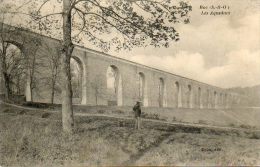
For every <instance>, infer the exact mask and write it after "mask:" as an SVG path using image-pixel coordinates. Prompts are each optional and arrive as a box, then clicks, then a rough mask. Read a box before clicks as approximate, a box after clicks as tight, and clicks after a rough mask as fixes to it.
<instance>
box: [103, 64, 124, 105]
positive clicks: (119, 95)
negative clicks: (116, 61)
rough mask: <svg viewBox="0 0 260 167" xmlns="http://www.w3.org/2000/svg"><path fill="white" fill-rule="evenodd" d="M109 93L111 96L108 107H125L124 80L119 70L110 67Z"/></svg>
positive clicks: (108, 71) (113, 66)
mask: <svg viewBox="0 0 260 167" xmlns="http://www.w3.org/2000/svg"><path fill="white" fill-rule="evenodd" d="M106 77H107V93H108V95H109V100H108V105H117V106H122V105H123V89H122V78H121V74H120V71H119V68H118V67H117V66H115V65H110V66H109V67H108V68H107V73H106Z"/></svg>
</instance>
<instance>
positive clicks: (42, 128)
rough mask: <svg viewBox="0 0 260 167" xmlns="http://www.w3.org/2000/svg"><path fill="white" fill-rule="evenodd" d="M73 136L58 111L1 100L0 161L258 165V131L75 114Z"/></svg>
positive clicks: (17, 163) (11, 163) (13, 163)
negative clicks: (67, 133) (139, 123)
mask: <svg viewBox="0 0 260 167" xmlns="http://www.w3.org/2000/svg"><path fill="white" fill-rule="evenodd" d="M75 121H76V125H77V126H76V132H75V134H74V135H73V136H65V135H63V134H62V133H61V131H60V130H61V127H60V126H61V122H60V113H53V112H52V113H48V112H43V111H39V110H37V111H33V110H26V109H18V108H14V107H9V106H5V105H0V165H1V166H100V165H106V166H107V165H110V166H111V165H260V139H259V138H260V135H259V133H258V132H256V131H250V130H245V131H242V130H219V129H212V128H203V127H200V128H199V127H185V126H178V125H167V124H162V123H158V122H149V121H146V122H144V123H143V128H142V129H141V130H139V131H137V130H135V129H134V128H133V127H134V122H133V120H122V119H117V118H108V117H95V116H77V117H76V118H75Z"/></svg>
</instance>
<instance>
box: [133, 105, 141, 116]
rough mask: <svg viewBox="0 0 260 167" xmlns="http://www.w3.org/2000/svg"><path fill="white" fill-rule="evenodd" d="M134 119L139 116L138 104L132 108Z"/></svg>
mask: <svg viewBox="0 0 260 167" xmlns="http://www.w3.org/2000/svg"><path fill="white" fill-rule="evenodd" d="M133 110H134V113H135V117H140V116H141V106H140V105H139V104H136V105H135V106H134V108H133Z"/></svg>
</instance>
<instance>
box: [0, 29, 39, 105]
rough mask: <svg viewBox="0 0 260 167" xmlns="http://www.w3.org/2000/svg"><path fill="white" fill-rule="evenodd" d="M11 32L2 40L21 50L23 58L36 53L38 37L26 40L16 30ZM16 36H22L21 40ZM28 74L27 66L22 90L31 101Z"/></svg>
mask: <svg viewBox="0 0 260 167" xmlns="http://www.w3.org/2000/svg"><path fill="white" fill-rule="evenodd" d="M4 26H5V25H4ZM7 27H8V26H7ZM11 32H12V35H10V36H9V37H7V38H8V39H5V40H4V41H3V42H6V43H10V44H12V45H14V46H16V47H17V48H18V49H19V50H20V51H21V53H22V54H23V55H24V57H25V58H28V57H29V56H30V55H33V54H36V52H37V50H38V47H39V45H40V43H41V42H40V41H39V39H36V38H35V39H31V40H29V42H28V41H27V40H26V39H23V38H24V37H23V36H22V35H21V34H20V33H17V32H18V31H14V32H13V31H11ZM9 33H10V32H9ZM18 36H19V37H20V38H22V40H21V39H19V38H18ZM30 75H31V72H30V69H29V68H27V70H26V82H25V91H24V95H25V100H26V101H33V94H32V88H31V76H30Z"/></svg>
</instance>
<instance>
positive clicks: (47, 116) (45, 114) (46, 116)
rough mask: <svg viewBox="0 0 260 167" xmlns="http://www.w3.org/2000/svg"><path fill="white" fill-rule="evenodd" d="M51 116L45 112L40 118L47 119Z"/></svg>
mask: <svg viewBox="0 0 260 167" xmlns="http://www.w3.org/2000/svg"><path fill="white" fill-rule="evenodd" d="M50 116H51V113H48V112H46V113H43V114H42V116H41V117H42V118H49V117H50Z"/></svg>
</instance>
